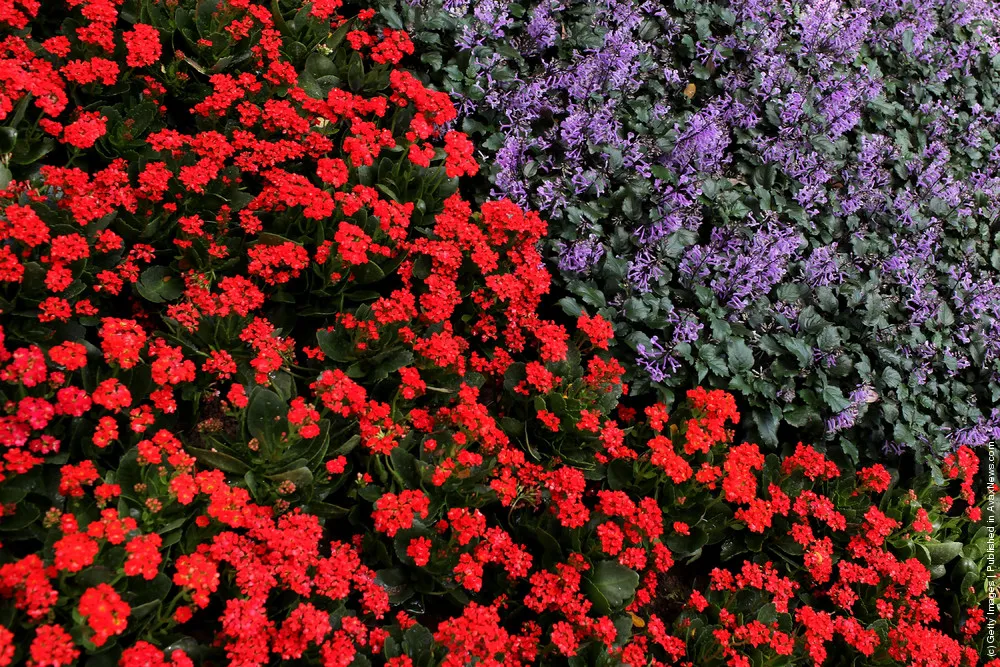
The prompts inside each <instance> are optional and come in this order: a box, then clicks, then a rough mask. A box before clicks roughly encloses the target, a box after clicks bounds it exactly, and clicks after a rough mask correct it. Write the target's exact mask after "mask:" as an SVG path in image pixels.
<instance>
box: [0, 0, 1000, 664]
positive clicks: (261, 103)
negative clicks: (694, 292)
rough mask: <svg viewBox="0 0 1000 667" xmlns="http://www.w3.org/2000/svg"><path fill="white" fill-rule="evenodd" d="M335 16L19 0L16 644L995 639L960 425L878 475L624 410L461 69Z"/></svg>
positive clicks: (324, 657)
mask: <svg viewBox="0 0 1000 667" xmlns="http://www.w3.org/2000/svg"><path fill="white" fill-rule="evenodd" d="M338 9H340V7H339V3H338V2H336V1H335V0H333V1H329V0H328V1H327V2H320V1H319V0H317V1H316V2H312V3H307V4H301V3H299V2H298V1H297V0H296V1H295V2H282V1H280V0H278V1H276V2H271V3H268V4H266V5H265V4H261V3H257V2H251V1H250V0H225V1H220V2H198V3H194V2H183V1H179V2H176V3H163V4H161V3H157V2H131V3H129V2H121V3H116V2H109V1H106V0H73V1H72V2H71V3H69V9H68V14H63V15H59V14H58V13H56V12H53V13H51V14H49V13H41V12H40V8H39V6H37V5H36V4H34V3H31V2H30V1H29V2H26V1H23V0H22V1H20V2H18V3H17V4H16V5H5V6H4V7H3V8H2V10H0V11H2V12H3V13H2V14H0V21H3V22H4V23H5V24H6V25H8V26H9V27H10V28H11V29H12V30H13V31H14V32H13V34H12V35H11V36H8V37H7V38H5V41H4V48H7V49H8V50H9V51H10V52H12V53H13V54H14V56H15V58H16V60H17V62H16V63H15V64H14V65H11V66H10V68H9V69H4V70H3V71H4V72H5V75H6V72H9V71H13V72H14V74H13V75H11V76H13V77H14V78H15V79H16V81H17V83H18V85H17V86H15V87H11V88H10V89H9V90H11V91H13V98H12V99H11V100H10V104H9V105H6V104H3V105H0V109H2V110H3V111H2V113H4V114H12V115H11V116H10V118H11V120H12V124H11V125H10V127H14V128H16V132H8V133H7V134H6V136H7V137H8V138H10V137H13V141H14V146H13V148H12V149H11V150H10V151H9V156H10V157H9V159H8V165H10V166H9V169H8V171H9V176H10V179H11V180H9V182H7V183H6V184H5V187H4V189H3V190H2V191H0V211H2V213H0V236H2V240H3V246H0V247H2V253H3V254H2V255H0V258H2V265H0V266H2V269H0V283H2V290H3V291H2V301H0V308H2V310H3V314H4V318H3V320H2V327H0V334H2V336H0V393H2V396H3V401H4V407H5V410H4V414H3V416H0V447H2V469H0V538H2V540H3V550H2V551H0V667H3V666H4V665H9V664H29V665H54V666H60V665H70V664H74V663H79V664H87V665H98V666H100V665H120V666H121V667H140V666H144V665H156V666H158V667H160V666H163V665H171V666H173V667H187V666H189V665H194V664H213V663H214V664H231V665H239V666H250V665H264V664H273V663H277V662H288V663H303V664H320V665H324V666H330V667H333V666H336V667H349V666H354V667H363V666H365V665H383V664H384V665H388V666H389V667H432V666H433V667H436V666H438V665H445V666H447V667H459V666H465V665H468V664H470V663H471V664H482V665H500V664H504V665H529V664H540V665H567V664H570V665H591V664H593V665H609V666H610V665H616V664H627V665H630V666H633V667H638V666H639V665H643V666H646V665H661V664H666V663H665V662H664V661H665V660H668V659H677V660H680V661H683V662H684V663H685V664H713V663H712V661H717V662H718V661H726V660H728V659H730V658H732V657H733V655H734V654H736V655H737V656H739V657H741V658H742V659H743V660H744V661H747V660H750V659H751V657H752V658H754V659H756V656H757V654H756V653H754V652H753V651H752V650H750V649H748V648H746V647H747V646H748V645H752V644H754V643H756V647H755V648H758V649H760V653H761V655H763V654H764V650H768V651H770V650H771V649H773V652H774V653H778V654H779V655H781V656H783V658H782V659H784V658H787V662H788V663H792V664H794V663H798V664H811V663H812V660H813V657H814V656H815V655H817V654H818V651H819V650H820V648H821V647H820V644H825V643H826V642H828V641H830V640H832V635H831V634H830V633H829V632H827V628H828V627H832V628H833V629H834V630H835V631H836V632H838V633H839V635H838V637H839V636H843V637H845V638H846V640H847V641H848V643H849V645H850V646H851V647H852V648H851V649H850V650H851V651H853V653H852V655H859V656H869V655H870V656H871V659H872V660H874V661H876V662H874V663H873V664H890V665H891V664H896V665H902V664H910V663H913V662H916V661H917V660H918V659H919V660H925V661H927V662H930V661H936V662H937V663H938V664H942V665H949V666H954V667H959V665H965V664H971V665H973V666H975V665H976V664H978V655H977V653H978V651H979V650H980V649H981V647H982V643H983V633H981V632H979V628H978V627H977V624H978V623H980V620H979V619H980V617H979V616H978V615H977V613H978V612H977V610H976V605H977V604H978V603H979V602H980V601H981V598H982V595H983V594H982V592H981V591H979V590H978V588H976V587H974V586H973V587H972V590H968V587H969V582H972V581H975V579H976V578H977V577H978V576H979V575H978V572H979V569H980V568H981V567H982V563H983V561H984V556H985V554H984V549H983V539H984V538H983V537H982V536H981V535H977V534H975V533H974V530H975V528H976V522H978V521H979V519H980V517H979V516H978V515H977V512H979V508H978V507H976V506H975V502H976V498H975V495H974V493H975V489H974V487H973V480H972V472H973V470H974V469H975V467H976V465H977V458H976V455H975V454H974V453H973V452H972V451H971V450H970V449H968V448H962V449H960V450H959V452H958V454H957V455H956V456H955V457H953V458H952V459H949V460H946V461H945V467H944V475H945V477H946V478H947V479H945V478H944V477H943V478H942V479H941V480H939V481H937V482H936V481H935V480H933V479H930V480H928V481H926V483H925V482H924V481H923V480H920V482H919V485H918V486H916V487H915V491H914V492H913V493H912V494H910V493H904V492H902V491H900V492H895V491H890V490H889V489H888V484H889V482H890V481H891V476H890V473H889V472H888V471H887V470H885V469H882V468H868V469H863V470H861V471H859V472H858V473H857V474H856V475H851V474H850V473H849V472H848V471H847V470H844V471H841V469H840V468H838V467H837V466H836V465H834V464H832V463H831V462H830V461H828V460H826V459H825V458H824V457H823V455H821V454H820V453H818V452H817V451H815V450H812V449H810V448H804V447H803V448H799V450H798V451H797V452H796V453H795V454H794V456H792V457H789V458H786V459H784V461H782V460H781V459H780V458H779V457H777V456H775V455H772V456H770V457H765V456H764V455H763V453H762V452H761V451H760V449H759V448H758V447H757V445H754V444H747V443H744V444H735V443H734V440H733V436H734V433H733V426H734V425H735V424H736V423H737V422H739V421H740V416H739V414H738V412H737V407H736V402H735V399H734V397H733V396H732V395H731V394H728V393H726V392H724V391H721V390H718V389H712V390H708V389H704V388H700V389H693V390H691V391H690V392H689V393H688V394H687V398H688V400H687V402H686V403H685V404H683V405H679V406H678V407H677V412H678V415H676V416H679V417H680V418H679V419H676V418H675V421H674V423H670V420H669V417H668V415H667V409H666V407H665V405H664V404H662V403H653V404H649V405H646V404H636V405H634V406H632V405H619V401H620V399H621V398H622V397H623V396H626V395H627V385H626V384H625V383H624V382H623V376H624V375H625V368H624V367H623V366H622V365H621V364H620V363H619V362H618V361H617V360H616V359H615V358H614V357H613V356H611V353H610V351H609V348H610V347H611V345H612V343H613V339H614V332H613V328H612V325H611V323H610V322H608V320H606V319H605V318H603V317H601V316H599V315H596V314H592V313H581V315H580V316H579V317H578V318H576V319H575V321H573V320H570V321H569V322H563V323H560V322H556V321H554V320H553V319H552V318H551V317H549V316H547V315H546V299H547V298H548V297H549V290H550V288H551V279H550V275H549V273H548V272H547V271H546V270H545V268H544V266H543V263H542V256H541V254H540V252H539V250H538V246H539V245H540V244H541V243H542V242H543V239H544V238H545V234H546V231H547V229H546V223H545V222H544V221H543V220H542V219H541V217H540V216H539V215H538V214H537V213H533V212H526V211H524V210H523V209H521V208H520V207H518V206H517V205H516V204H514V203H513V202H511V201H510V200H501V201H492V202H486V203H484V204H482V205H481V206H473V205H472V204H471V203H470V202H468V201H467V200H466V199H464V198H463V197H462V196H461V194H460V193H459V182H458V180H457V179H458V177H461V176H474V175H476V173H477V171H478V169H479V166H478V165H477V163H476V161H475V160H474V159H473V158H472V156H471V153H472V146H471V144H470V143H469V141H468V139H467V137H466V136H465V135H463V134H462V133H460V132H457V131H449V130H448V129H447V124H448V123H449V122H451V121H452V120H454V119H455V117H456V110H455V108H454V107H453V106H452V104H451V103H450V101H449V100H448V98H447V95H446V94H444V93H441V92H435V91H432V90H430V89H428V88H427V87H425V86H424V85H423V84H422V83H420V81H419V80H418V79H416V78H415V77H414V76H413V75H412V74H410V73H409V72H408V71H407V70H406V69H404V68H402V67H401V66H400V63H401V61H402V60H403V58H404V57H405V56H406V55H409V54H411V52H412V51H413V45H412V43H411V42H410V40H409V38H408V37H407V35H406V34H405V33H402V32H399V31H395V32H394V31H391V30H390V31H388V32H377V31H372V30H370V28H368V27H367V26H368V24H367V22H368V21H369V20H370V19H371V18H372V16H373V12H371V11H363V12H361V13H359V14H358V15H357V16H356V17H352V18H350V19H347V18H345V17H344V16H341V15H340V14H338V13H337V10H338ZM168 40H172V42H173V43H171V44H169V47H170V48H166V46H167V42H168ZM17 68H21V69H17ZM32 73H37V76H33V75H32ZM5 94H6V93H5ZM4 99H6V98H4ZM15 108H16V109H17V111H15ZM6 117H7V116H6V115H5V118H6ZM5 155H7V153H5ZM15 156H16V157H17V160H15V159H14V157H15ZM30 156H35V157H30ZM29 158H30V159H29ZM5 178H6V176H5ZM640 408H641V409H642V413H641V415H642V416H641V417H639V415H640V413H639V409H640ZM637 417H639V418H638V419H637ZM758 475H760V476H761V478H760V482H758V477H757V476H758ZM765 482H766V483H767V487H766V489H765V487H764V483H765ZM949 485H952V486H958V487H959V490H958V494H959V498H960V500H957V501H954V502H951V503H949V502H941V498H940V496H942V495H943V494H944V493H946V492H950V491H949V489H948V487H949ZM918 506H919V507H920V508H922V509H923V512H924V514H921V509H918ZM837 517H840V518H842V519H843V521H842V522H841V521H840V520H838V519H837ZM806 522H809V523H806ZM897 522H898V525H897ZM803 526H808V530H807V529H806V528H804V527H803ZM741 529H742V530H745V531H746V532H747V533H748V534H749V535H750V539H747V540H746V541H745V543H746V545H747V548H748V550H749V551H750V552H752V553H753V554H754V555H753V556H749V555H747V556H744V555H743V554H742V553H740V552H739V549H738V548H736V547H735V546H733V540H732V539H731V538H732V536H733V533H734V531H737V530H741ZM765 531H770V533H768V532H765ZM765 538H772V539H765ZM789 538H791V541H789ZM883 538H885V539H883ZM737 544H739V543H738V542H737ZM796 545H797V546H796ZM827 545H830V546H829V548H828V546H827ZM887 545H888V546H887ZM955 545H958V547H957V550H956V546H955ZM959 552H961V556H962V558H961V559H959V558H957V556H958V555H959ZM758 554H759V555H758ZM779 554H784V556H781V555H779ZM707 555H711V556H713V561H709V560H708V559H707V558H706V556H707ZM819 555H821V556H822V557H823V558H824V559H826V560H822V559H819V558H818V556H819ZM716 557H719V558H721V557H725V558H726V559H727V560H730V561H732V563H733V565H732V568H731V569H732V570H733V571H734V572H739V573H740V575H741V576H740V578H738V579H733V580H732V582H731V584H730V583H728V580H727V578H726V575H724V574H718V573H716V574H714V575H713V576H712V578H711V585H709V582H708V580H707V578H706V577H705V574H706V571H707V570H708V569H709V568H708V567H704V566H702V564H704V563H708V562H712V564H715V562H714V561H715V560H718V558H716ZM765 558H769V559H771V560H772V561H775V560H776V559H777V558H781V559H782V564H781V565H780V567H781V570H780V571H779V570H777V569H776V567H777V566H775V565H770V566H767V565H765V564H764V563H756V562H752V561H757V560H758V559H760V560H763V559H765ZM734 559H735V560H734ZM799 559H801V562H800V560H799ZM833 559H838V560H839V561H840V562H843V563H852V564H855V565H857V566H858V568H862V569H864V568H865V567H868V568H870V569H871V571H865V572H863V573H862V574H863V575H864V577H863V578H862V579H857V580H855V579H851V577H852V576H853V575H854V574H857V573H858V572H859V570H858V569H850V568H842V570H843V571H842V572H840V573H839V576H840V579H836V580H834V579H832V578H831V579H826V580H824V579H823V578H824V577H825V576H826V574H824V572H825V569H824V568H825V567H826V566H825V565H824V564H823V563H825V562H831V561H832V560H833ZM785 563H787V567H786V565H785ZM684 568H687V569H684ZM680 575H685V576H686V579H687V587H685V588H683V589H682V590H683V592H684V594H685V595H684V598H685V599H686V598H687V597H688V594H689V593H690V590H691V586H692V585H693V586H695V587H697V590H698V591H699V593H700V595H701V596H702V597H694V598H693V600H692V603H691V604H692V606H693V607H694V608H695V609H698V608H699V607H700V608H701V612H705V613H704V614H703V615H701V616H696V615H694V614H693V613H692V612H690V611H686V610H684V609H683V607H682V606H681V605H673V606H671V605H670V604H669V602H670V597H669V593H670V591H671V589H672V588H674V587H673V586H672V585H671V584H670V582H669V581H667V579H666V578H667V577H670V576H674V577H677V578H679V576H680ZM688 575H689V576H688ZM758 575H759V576H758ZM845 577H846V578H845ZM935 577H936V579H935ZM970 577H971V579H970ZM874 579H877V582H875V583H872V581H873V580H874ZM938 580H942V581H953V580H957V581H958V582H959V583H960V584H961V588H959V589H957V590H955V589H954V588H953V587H942V586H938V585H937V584H935V583H933V582H934V581H938ZM759 581H763V582H764V584H763V588H764V589H765V590H766V591H767V594H768V595H769V596H772V597H773V598H774V599H773V600H769V602H770V605H768V604H766V603H765V604H764V605H763V606H764V607H770V606H773V614H772V613H771V611H772V610H770V609H768V611H764V612H761V611H760V610H759V609H758V610H757V611H756V612H755V613H754V616H755V618H757V619H758V620H759V621H760V623H761V624H762V626H761V627H763V630H762V629H761V627H758V626H756V625H753V623H752V622H751V621H750V618H749V616H748V614H749V613H750V611H748V609H747V606H746V605H745V604H744V601H743V600H742V599H741V594H740V592H738V591H736V590H733V589H734V588H736V587H738V588H742V589H747V588H748V587H750V588H761V586H757V582H759ZM831 582H835V583H834V584H833V585H834V587H835V586H837V585H842V586H841V588H839V589H837V591H838V596H837V597H832V596H831V595H829V594H828V593H829V592H830V590H829V587H827V586H826V584H828V583H831ZM772 583H776V584H777V585H780V586H781V590H780V591H776V590H773V589H775V588H776V586H775V585H772ZM814 583H818V584H819V587H818V588H815V589H814V588H812V586H813V584H814ZM796 587H797V588H796ZM792 589H795V590H798V591H799V597H797V598H796V600H795V601H794V603H793V602H792V601H791V600H788V599H787V598H786V596H785V592H787V591H788V590H792ZM904 589H905V591H904ZM750 592H751V595H752V594H753V591H750ZM730 594H732V596H733V597H734V598H735V599H734V600H729V599H728V596H729V595H730ZM778 595H781V597H780V598H778V597H776V596H778ZM852 595H857V596H858V599H857V600H853V598H852V597H851V596H852ZM743 597H744V598H745V597H747V596H745V595H744V596H743ZM702 598H704V599H705V603H704V605H703V604H702V603H701V600H702ZM936 599H940V600H954V601H955V604H953V605H952V606H949V607H942V606H940V603H935V600H936ZM779 603H781V607H780V608H779ZM785 603H788V605H789V608H788V609H785V608H784V606H785ZM935 604H938V605H939V606H935ZM708 605H712V606H711V607H709V606H708ZM939 610H940V611H939ZM849 611H850V612H852V615H853V616H854V617H857V618H858V619H859V620H857V621H854V622H851V621H849V620H846V619H847V618H848V612H849ZM935 612H937V613H935ZM699 613H700V612H699ZM793 613H794V616H793V615H792V614H793ZM786 614H787V615H786ZM772 616H773V618H772ZM817 619H821V620H817ZM823 619H825V620H823ZM824 624H825V625H824ZM727 633H729V634H727ZM764 633H766V636H767V647H764V645H763V644H762V643H761V642H760V641H759V640H760V639H761V638H762V637H763V636H764ZM849 633H850V634H849ZM880 633H881V634H880ZM918 633H919V634H920V636H922V637H932V638H933V640H934V641H933V643H927V644H920V645H918V644H917V643H916V642H915V641H914V640H913V637H914V636H916V635H917V634H918ZM883 635H884V636H883ZM762 647H763V648H762ZM918 651H919V652H920V653H917V652H918ZM771 657H772V656H771V655H770V653H768V654H767V659H771ZM879 661H880V662H879ZM744 664H745V662H744ZM989 667H997V663H996V662H995V661H994V662H993V663H991V664H990V666H989Z"/></svg>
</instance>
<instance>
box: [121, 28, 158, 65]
mask: <svg viewBox="0 0 1000 667" xmlns="http://www.w3.org/2000/svg"><path fill="white" fill-rule="evenodd" d="M122 36H123V37H124V38H125V48H126V50H127V51H128V53H127V55H126V56H125V64H126V65H128V66H129V67H146V66H148V65H152V64H154V63H155V62H156V61H157V60H159V59H160V53H161V51H162V48H161V46H160V33H159V31H158V30H157V29H156V28H154V27H153V26H150V25H145V24H143V23H136V24H135V25H134V26H133V27H132V30H129V31H127V32H125V33H123V35H122Z"/></svg>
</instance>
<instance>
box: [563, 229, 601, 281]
mask: <svg viewBox="0 0 1000 667" xmlns="http://www.w3.org/2000/svg"><path fill="white" fill-rule="evenodd" d="M603 256H604V246H603V245H601V243H600V239H599V238H598V237H597V236H596V235H593V234H592V235H591V236H589V237H588V238H586V239H583V240H581V241H574V242H572V243H570V244H568V245H567V244H564V243H561V242H560V243H559V270H560V271H562V272H564V273H589V272H590V271H591V270H593V268H594V267H595V266H596V265H597V263H598V262H599V261H600V260H601V258H602V257H603Z"/></svg>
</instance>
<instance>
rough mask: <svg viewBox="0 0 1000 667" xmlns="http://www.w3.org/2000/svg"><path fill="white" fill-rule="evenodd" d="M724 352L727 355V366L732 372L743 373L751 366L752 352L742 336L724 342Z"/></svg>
mask: <svg viewBox="0 0 1000 667" xmlns="http://www.w3.org/2000/svg"><path fill="white" fill-rule="evenodd" d="M726 354H727V355H728V356H729V368H730V369H732V371H733V373H734V374H738V373H743V372H745V371H748V370H750V369H751V368H753V352H752V351H751V350H750V348H749V347H747V344H746V343H744V342H743V339H742V338H734V339H732V340H730V341H729V342H728V343H727V344H726Z"/></svg>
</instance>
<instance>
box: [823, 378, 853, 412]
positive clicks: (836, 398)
mask: <svg viewBox="0 0 1000 667" xmlns="http://www.w3.org/2000/svg"><path fill="white" fill-rule="evenodd" d="M823 400H824V401H826V404H827V405H828V406H830V409H831V410H832V411H833V412H835V413H836V412H843V411H844V410H846V409H847V408H848V407H850V405H851V402H850V401H849V400H847V398H845V397H844V392H842V391H841V390H840V387H838V386H836V385H832V384H828V385H826V386H825V387H823Z"/></svg>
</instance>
